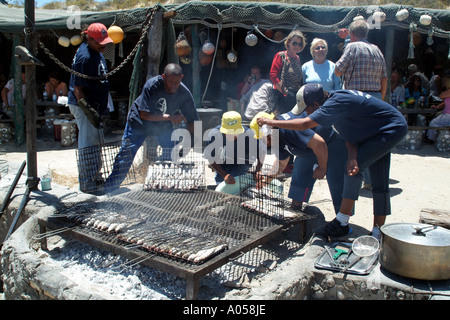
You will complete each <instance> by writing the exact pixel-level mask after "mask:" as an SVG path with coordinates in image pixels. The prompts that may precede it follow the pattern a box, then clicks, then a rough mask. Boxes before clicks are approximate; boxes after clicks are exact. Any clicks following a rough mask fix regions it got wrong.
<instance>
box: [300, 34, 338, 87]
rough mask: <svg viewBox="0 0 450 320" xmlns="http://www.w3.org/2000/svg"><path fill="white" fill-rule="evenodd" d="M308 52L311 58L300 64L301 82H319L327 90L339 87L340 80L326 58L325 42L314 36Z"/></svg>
mask: <svg viewBox="0 0 450 320" xmlns="http://www.w3.org/2000/svg"><path fill="white" fill-rule="evenodd" d="M310 52H311V56H312V58H313V59H312V60H310V61H308V62H306V63H304V64H303V66H302V74H303V84H307V83H320V84H321V85H322V87H323V89H324V90H325V91H328V92H330V91H333V90H338V89H341V80H340V79H339V77H337V76H336V75H335V74H334V68H335V66H334V63H333V62H331V61H330V60H328V59H327V53H328V44H327V42H326V41H325V40H323V39H319V38H315V39H314V40H313V41H312V42H311V48H310Z"/></svg>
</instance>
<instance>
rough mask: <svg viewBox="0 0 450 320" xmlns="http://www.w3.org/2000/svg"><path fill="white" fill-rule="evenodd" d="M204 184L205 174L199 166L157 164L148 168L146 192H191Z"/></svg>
mask: <svg viewBox="0 0 450 320" xmlns="http://www.w3.org/2000/svg"><path fill="white" fill-rule="evenodd" d="M203 184H204V174H203V173H202V171H201V168H200V166H199V165H196V164H186V163H182V164H176V163H172V162H165V163H161V162H156V163H155V164H152V165H149V167H148V171H147V175H146V178H145V182H144V190H180V191H190V190H195V189H199V188H201V187H202V185H203Z"/></svg>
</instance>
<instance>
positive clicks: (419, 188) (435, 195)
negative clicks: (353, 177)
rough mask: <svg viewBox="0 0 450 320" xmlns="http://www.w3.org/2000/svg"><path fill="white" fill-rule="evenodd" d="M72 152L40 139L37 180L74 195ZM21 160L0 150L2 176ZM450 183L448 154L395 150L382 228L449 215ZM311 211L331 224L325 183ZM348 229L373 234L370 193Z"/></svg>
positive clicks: (9, 146)
mask: <svg viewBox="0 0 450 320" xmlns="http://www.w3.org/2000/svg"><path fill="white" fill-rule="evenodd" d="M118 140H120V135H119V134H116V135H109V136H108V137H107V142H108V141H118ZM75 150H76V144H75V145H73V146H71V147H62V146H61V144H60V143H59V142H55V141H54V139H53V138H47V139H38V141H37V161H38V175H39V177H41V178H42V177H43V176H44V175H47V174H49V173H51V175H52V184H53V183H57V184H60V185H64V186H68V187H70V188H74V189H77V188H78V183H77V163H76V157H75ZM23 160H27V154H26V146H25V145H23V146H20V147H17V146H16V145H15V143H14V141H11V142H8V143H6V144H5V143H4V144H0V164H1V170H2V174H4V172H5V170H10V171H12V172H17V170H18V168H19V166H20V164H21V163H22V161H23ZM26 173H27V169H25V171H24V174H26ZM207 176H208V173H207ZM208 181H211V180H210V179H209V180H208ZM449 181H450V153H448V152H438V151H436V150H435V149H434V147H433V146H430V145H424V146H423V147H422V148H421V149H420V150H414V151H410V150H401V149H397V148H396V149H394V151H393V153H392V161H391V175H390V187H391V206H392V215H390V216H389V217H388V218H387V221H386V223H395V222H411V223H415V222H419V218H420V212H421V210H422V209H424V208H428V209H437V210H448V209H449V208H450V206H449V204H448V193H449V191H450V189H449V187H448V186H449V184H448V183H449ZM289 182H290V179H287V180H286V181H285V187H288V186H289ZM310 205H314V206H316V207H317V208H319V209H320V210H321V211H322V213H323V214H324V218H325V220H327V221H330V220H332V219H333V218H334V211H333V209H332V205H331V201H330V194H329V191H328V185H327V183H326V181H325V180H320V181H317V182H316V185H315V188H314V191H313V193H312V197H311V201H310ZM350 223H351V224H352V227H353V229H354V232H355V231H356V232H357V233H367V231H370V230H371V229H372V224H373V215H372V197H371V192H370V191H369V190H366V189H362V190H361V192H360V198H359V200H358V201H357V203H356V215H355V216H354V217H352V218H351V220H350Z"/></svg>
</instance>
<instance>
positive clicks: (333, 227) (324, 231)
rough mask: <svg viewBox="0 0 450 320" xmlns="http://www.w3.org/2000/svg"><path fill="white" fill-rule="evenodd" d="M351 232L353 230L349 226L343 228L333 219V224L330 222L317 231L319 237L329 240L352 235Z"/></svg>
mask: <svg viewBox="0 0 450 320" xmlns="http://www.w3.org/2000/svg"><path fill="white" fill-rule="evenodd" d="M351 231H352V230H351V228H350V227H349V226H348V225H346V226H342V225H341V223H340V222H339V221H337V220H336V219H333V220H332V221H331V222H328V223H327V224H326V225H324V226H323V227H321V228H319V229H318V230H317V231H316V234H317V235H319V236H322V237H324V238H328V237H331V238H337V237H342V236H346V235H348V234H350V233H351Z"/></svg>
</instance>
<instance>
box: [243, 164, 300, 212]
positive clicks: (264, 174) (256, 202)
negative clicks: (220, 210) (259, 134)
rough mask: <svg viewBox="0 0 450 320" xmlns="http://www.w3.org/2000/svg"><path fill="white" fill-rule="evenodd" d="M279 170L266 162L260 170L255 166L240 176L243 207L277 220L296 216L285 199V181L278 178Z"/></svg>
mask: <svg viewBox="0 0 450 320" xmlns="http://www.w3.org/2000/svg"><path fill="white" fill-rule="evenodd" d="M277 171H278V170H277V168H275V167H273V166H272V165H268V164H264V165H262V167H261V169H259V170H256V169H255V166H253V167H252V168H251V169H250V170H249V172H248V173H247V174H245V175H242V176H240V179H239V184H240V190H241V193H240V196H241V198H242V202H241V207H243V208H244V209H246V210H247V211H250V212H253V213H256V214H261V215H263V216H266V217H269V218H273V219H276V220H286V219H293V218H296V217H297V215H296V214H295V212H293V211H291V210H289V205H288V202H287V201H286V200H285V197H284V188H283V183H282V182H281V181H279V180H278V179H276V173H277Z"/></svg>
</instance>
